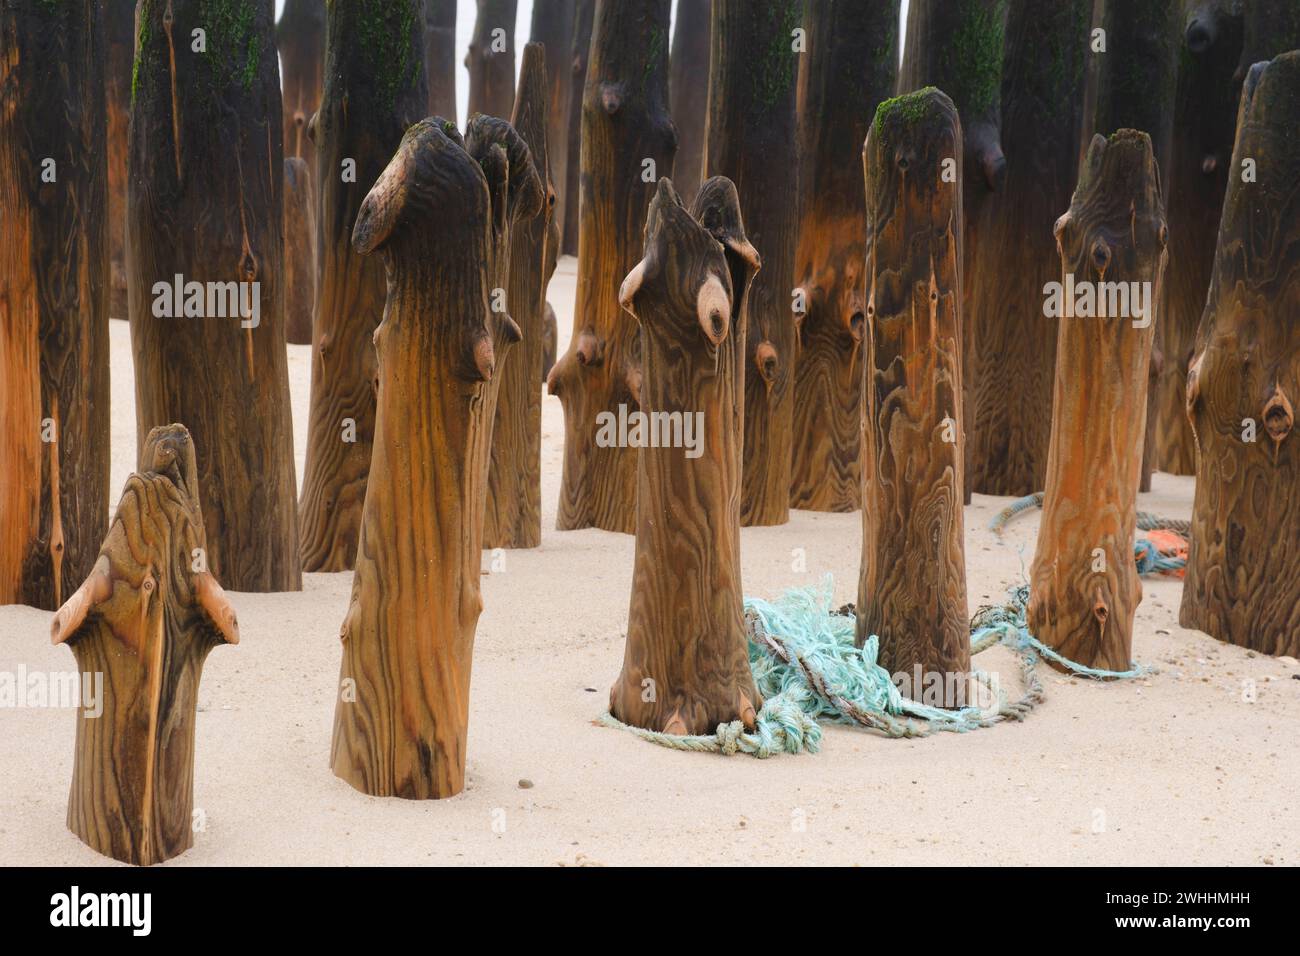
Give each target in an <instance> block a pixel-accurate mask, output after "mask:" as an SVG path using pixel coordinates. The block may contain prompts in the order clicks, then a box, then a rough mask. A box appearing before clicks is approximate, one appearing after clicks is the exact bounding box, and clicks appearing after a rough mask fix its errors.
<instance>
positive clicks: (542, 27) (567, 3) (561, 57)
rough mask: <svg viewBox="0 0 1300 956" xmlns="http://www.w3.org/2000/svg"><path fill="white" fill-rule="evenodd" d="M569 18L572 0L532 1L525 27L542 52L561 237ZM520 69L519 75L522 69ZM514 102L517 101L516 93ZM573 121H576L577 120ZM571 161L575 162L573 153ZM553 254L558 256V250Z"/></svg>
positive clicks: (556, 216) (549, 158)
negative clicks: (531, 8)
mask: <svg viewBox="0 0 1300 956" xmlns="http://www.w3.org/2000/svg"><path fill="white" fill-rule="evenodd" d="M573 16H574V0H533V22H532V24H531V26H530V28H529V39H530V40H532V41H533V42H534V43H540V44H542V46H543V47H545V49H546V156H547V162H548V163H549V164H550V176H551V188H552V189H554V190H555V204H554V209H553V213H552V216H551V219H552V221H553V222H554V223H555V228H556V230H557V231H558V232H559V233H560V234H561V235H563V233H564V178H565V175H566V173H565V170H566V169H567V168H568V161H569V80H570V78H571V77H572V76H573V69H572V64H571V63H570V49H571V48H572V46H573ZM520 69H521V75H522V67H521V68H520ZM515 102H516V103H518V102H519V95H518V94H517V93H516V95H515ZM574 119H575V121H576V119H577V117H576V116H575V117H574ZM530 145H531V142H530ZM574 161H575V162H576V161H577V156H576V154H575V156H574ZM555 251H556V254H557V255H558V253H559V249H558V248H557V249H556V250H555ZM543 291H545V290H543Z"/></svg>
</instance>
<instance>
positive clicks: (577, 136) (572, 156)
mask: <svg viewBox="0 0 1300 956" xmlns="http://www.w3.org/2000/svg"><path fill="white" fill-rule="evenodd" d="M595 12H596V0H574V7H573V45H572V46H571V48H570V50H569V69H570V75H569V108H568V112H567V114H566V115H565V121H566V123H567V124H568V131H569V144H568V157H569V158H568V161H567V163H566V168H565V170H564V191H563V192H562V193H561V195H562V196H563V202H564V230H563V232H562V238H561V240H560V241H561V243H562V244H561V247H560V249H561V251H562V252H563V253H564V254H565V255H566V256H576V255H577V254H578V226H579V221H578V197H579V195H580V193H581V189H580V188H579V177H580V174H581V171H582V148H581V147H582V97H583V95H584V93H585V91H586V88H587V61H588V60H589V59H590V57H591V27H592V23H593V20H594V17H595Z"/></svg>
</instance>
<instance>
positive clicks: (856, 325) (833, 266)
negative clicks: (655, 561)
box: [790, 0, 898, 511]
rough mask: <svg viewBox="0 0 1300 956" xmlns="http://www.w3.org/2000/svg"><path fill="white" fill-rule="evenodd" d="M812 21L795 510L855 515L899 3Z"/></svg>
mask: <svg viewBox="0 0 1300 956" xmlns="http://www.w3.org/2000/svg"><path fill="white" fill-rule="evenodd" d="M803 23H804V26H805V29H806V31H807V35H806V51H805V52H804V53H803V54H802V57H801V58H802V60H803V63H802V64H801V70H802V74H801V77H800V81H799V90H800V93H799V106H798V117H799V119H798V156H799V180H800V182H799V197H800V198H799V208H800V215H799V232H798V241H797V244H796V250H795V271H794V278H795V281H796V282H797V283H798V288H797V292H798V300H796V301H794V302H792V305H794V306H795V307H796V311H795V319H796V322H797V324H798V336H799V355H798V357H797V359H796V360H795V363H794V365H795V370H794V371H795V382H794V407H793V411H792V413H791V414H792V422H793V424H792V434H793V439H792V460H791V474H790V505H791V506H792V507H794V508H804V509H807V510H809V511H853V510H855V509H856V508H857V507H858V502H859V500H860V494H861V492H860V488H859V484H860V481H861V465H860V457H861V450H862V439H861V434H862V408H861V402H862V337H863V335H864V334H865V331H866V301H865V299H864V298H863V291H862V262H863V235H864V227H863V223H864V216H865V207H864V205H863V193H862V174H861V170H860V169H859V165H858V157H859V156H860V155H861V153H862V142H863V140H865V139H866V137H867V128H868V127H869V126H870V125H871V117H872V116H873V115H874V114H875V111H876V107H877V106H878V105H879V104H880V103H881V102H882V101H883V100H886V99H888V98H889V97H890V95H891V94H892V93H893V91H894V85H895V79H896V77H897V73H898V4H897V3H896V2H892V0H888V2H883V3H870V4H858V3H853V2H850V0H826V2H822V0H809V2H807V3H806V4H805V7H804V17H803ZM800 305H801V306H802V312H800V311H799V310H798V306H800Z"/></svg>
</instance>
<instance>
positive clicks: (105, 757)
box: [50, 425, 239, 866]
mask: <svg viewBox="0 0 1300 956" xmlns="http://www.w3.org/2000/svg"><path fill="white" fill-rule="evenodd" d="M200 497H201V495H200V491H199V472H198V466H197V465H196V463H195V454H194V443H193V441H191V439H190V434H189V432H188V431H186V429H185V426H184V425H166V426H162V427H159V428H155V429H153V431H151V432H150V433H149V435H148V437H147V438H146V439H145V442H144V446H143V448H142V450H141V453H140V472H139V473H137V474H134V475H132V476H131V477H130V478H128V479H127V481H126V487H125V488H124V489H123V491H122V500H121V501H120V502H119V503H118V506H117V512H116V513H115V514H114V515H113V523H112V524H111V525H110V526H109V528H108V534H107V536H106V537H105V538H104V543H103V546H102V547H101V548H100V549H99V553H98V560H97V561H96V562H95V564H94V566H93V568H92V569H91V571H90V572H89V574H88V576H87V577H86V580H85V582H84V583H83V584H82V585H81V587H80V588H78V589H77V590H76V592H75V593H73V594H72V595H71V596H70V597H69V598H68V601H67V603H66V604H64V605H63V607H61V608H60V609H59V612H58V614H56V615H55V616H54V620H53V621H52V622H51V624H50V635H51V638H52V639H53V641H54V643H55V644H64V643H66V644H67V645H68V646H69V647H70V648H71V649H72V653H73V654H74V655H75V656H76V659H77V669H78V671H79V672H80V673H81V674H82V675H83V676H82V680H83V681H86V680H91V681H93V684H92V686H91V687H90V688H86V687H83V688H82V699H83V703H84V702H85V701H86V700H87V698H88V697H90V698H97V699H95V700H94V701H93V705H92V706H91V707H89V708H87V707H83V708H81V709H79V710H78V711H77V748H76V758H75V760H74V762H73V766H72V791H71V794H70V796H69V798H68V829H70V830H71V831H72V832H73V833H75V834H76V835H77V836H78V837H80V838H81V839H82V840H83V841H84V842H85V843H86V844H87V845H88V846H90V847H91V848H92V849H94V850H98V851H99V852H100V853H103V854H105V855H106V856H111V857H113V858H114V859H116V860H121V861H122V862H124V863H134V864H137V865H139V866H149V865H151V864H154V863H161V862H162V861H163V860H168V859H171V858H172V857H174V856H177V855H178V854H181V853H184V852H185V851H186V850H187V849H189V848H190V847H191V846H192V845H193V843H194V828H193V825H192V824H193V812H194V725H195V710H196V707H197V705H198V691H199V679H200V678H201V677H202V674H203V662H204V660H205V659H206V658H207V656H208V653H209V652H210V651H211V650H212V649H213V648H214V647H218V646H220V645H222V644H238V643H239V624H238V622H237V621H236V619H235V612H234V610H233V609H232V608H231V606H230V603H229V601H227V600H226V597H225V593H224V592H223V591H222V589H221V585H220V584H218V583H217V579H216V578H215V577H213V575H212V573H211V572H210V571H208V570H207V569H206V566H205V565H204V563H203V555H204V554H205V552H206V549H207V538H206V535H205V532H204V527H203V509H202V507H201V506H200V504H199V499H200Z"/></svg>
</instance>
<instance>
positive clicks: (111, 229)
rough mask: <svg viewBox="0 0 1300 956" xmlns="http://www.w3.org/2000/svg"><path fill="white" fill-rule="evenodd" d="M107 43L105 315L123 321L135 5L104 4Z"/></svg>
mask: <svg viewBox="0 0 1300 956" xmlns="http://www.w3.org/2000/svg"><path fill="white" fill-rule="evenodd" d="M104 22H105V27H106V30H107V42H108V72H107V75H106V76H105V80H106V83H105V88H106V90H107V96H108V101H107V106H108V248H109V269H110V273H109V275H110V281H111V282H112V284H113V285H112V295H111V298H110V299H109V304H108V315H109V317H110V318H114V319H125V318H126V310H127V301H126V147H127V132H128V131H127V124H128V122H129V121H130V119H131V66H132V64H133V63H134V62H135V4H134V3H132V2H130V0H128V2H127V3H106V4H104Z"/></svg>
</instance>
